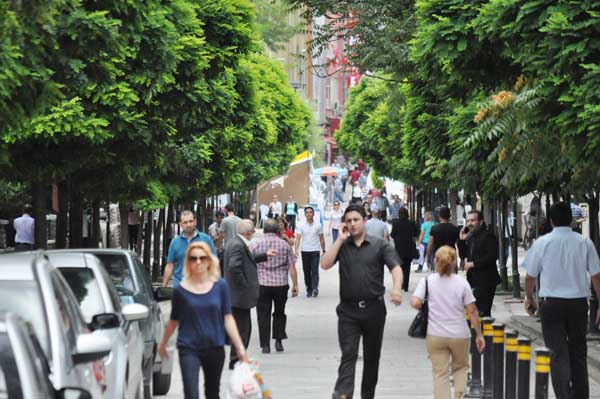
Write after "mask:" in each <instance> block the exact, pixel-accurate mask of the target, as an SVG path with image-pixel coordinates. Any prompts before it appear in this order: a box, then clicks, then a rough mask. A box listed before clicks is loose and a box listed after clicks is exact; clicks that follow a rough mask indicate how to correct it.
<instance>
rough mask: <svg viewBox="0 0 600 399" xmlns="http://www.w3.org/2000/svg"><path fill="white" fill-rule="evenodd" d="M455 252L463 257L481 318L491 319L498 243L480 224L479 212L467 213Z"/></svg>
mask: <svg viewBox="0 0 600 399" xmlns="http://www.w3.org/2000/svg"><path fill="white" fill-rule="evenodd" d="M459 238H460V239H459V241H458V250H459V252H460V257H461V258H466V259H467V262H466V263H465V271H466V272H467V281H468V282H469V284H471V288H473V295H474V296H475V300H476V303H475V304H476V305H477V309H478V310H479V313H480V314H481V315H482V316H491V313H492V304H493V303H494V295H495V294H496V286H497V285H498V284H500V281H501V280H500V275H499V274H498V266H497V265H496V261H497V260H498V241H497V240H496V237H495V236H494V235H493V234H492V233H490V232H489V231H487V230H486V229H485V227H484V225H483V214H482V213H481V211H477V210H475V211H471V212H469V213H468V214H467V226H466V227H464V228H463V229H462V230H461V231H460V235H459Z"/></svg>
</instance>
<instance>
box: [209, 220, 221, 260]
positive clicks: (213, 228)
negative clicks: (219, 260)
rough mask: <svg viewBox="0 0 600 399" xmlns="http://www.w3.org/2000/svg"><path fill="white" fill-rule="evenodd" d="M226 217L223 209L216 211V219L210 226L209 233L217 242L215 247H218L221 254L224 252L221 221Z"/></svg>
mask: <svg viewBox="0 0 600 399" xmlns="http://www.w3.org/2000/svg"><path fill="white" fill-rule="evenodd" d="M224 218H225V214H224V213H223V212H221V211H217V212H215V219H214V221H213V222H212V223H211V224H210V226H208V235H209V236H210V238H212V239H213V242H214V243H215V248H217V253H218V254H221V253H222V252H223V237H224V235H225V234H224V233H223V229H222V228H221V223H222V222H223V219H224Z"/></svg>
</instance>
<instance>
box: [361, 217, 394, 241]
mask: <svg viewBox="0 0 600 399" xmlns="http://www.w3.org/2000/svg"><path fill="white" fill-rule="evenodd" d="M365 231H366V232H367V235H370V236H373V237H377V238H381V239H383V238H385V236H386V233H387V232H388V226H387V223H386V222H384V221H383V220H380V219H375V218H372V219H369V220H368V221H367V224H366V225H365Z"/></svg>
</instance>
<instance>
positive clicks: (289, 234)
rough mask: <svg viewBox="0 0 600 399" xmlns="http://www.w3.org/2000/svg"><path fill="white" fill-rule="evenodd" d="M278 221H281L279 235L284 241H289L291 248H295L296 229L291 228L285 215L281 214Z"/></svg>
mask: <svg viewBox="0 0 600 399" xmlns="http://www.w3.org/2000/svg"><path fill="white" fill-rule="evenodd" d="M277 222H278V223H279V237H280V238H281V239H282V240H283V241H285V242H287V243H288V245H289V246H290V248H292V250H293V249H294V243H295V242H296V240H295V238H294V231H293V230H292V229H290V226H289V224H288V222H287V220H286V219H285V216H280V217H279V219H277Z"/></svg>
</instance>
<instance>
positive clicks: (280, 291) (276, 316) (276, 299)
mask: <svg viewBox="0 0 600 399" xmlns="http://www.w3.org/2000/svg"><path fill="white" fill-rule="evenodd" d="M259 288H260V294H259V297H258V304H257V305H256V317H257V319H258V335H259V337H260V347H261V348H262V347H265V346H269V345H270V342H271V339H270V337H269V336H270V335H271V309H272V307H273V305H275V310H274V312H273V339H287V334H286V333H285V324H286V321H287V316H286V315H285V303H286V302H287V298H288V290H289V288H290V286H289V285H283V286H279V287H268V286H265V285H261V286H260V287H259Z"/></svg>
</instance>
